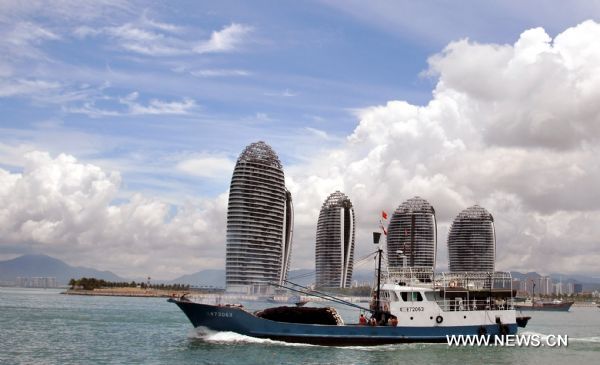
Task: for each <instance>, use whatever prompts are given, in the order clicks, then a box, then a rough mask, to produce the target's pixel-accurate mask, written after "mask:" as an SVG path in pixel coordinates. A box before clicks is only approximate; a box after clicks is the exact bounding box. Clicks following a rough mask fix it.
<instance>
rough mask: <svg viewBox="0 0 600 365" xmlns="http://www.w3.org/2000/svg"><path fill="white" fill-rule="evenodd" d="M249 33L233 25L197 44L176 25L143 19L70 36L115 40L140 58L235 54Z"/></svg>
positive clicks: (248, 29) (80, 29)
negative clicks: (101, 37)
mask: <svg viewBox="0 0 600 365" xmlns="http://www.w3.org/2000/svg"><path fill="white" fill-rule="evenodd" d="M252 30H253V28H252V27H250V26H247V25H243V24H237V23H233V24H231V25H229V26H226V27H224V28H223V29H221V30H220V31H214V32H212V34H211V36H210V38H209V39H208V40H206V41H200V42H198V41H196V40H190V39H189V37H184V35H185V33H184V32H182V31H181V28H180V27H177V26H176V25H173V24H168V23H160V22H156V21H150V20H148V19H146V18H142V20H141V21H139V22H135V23H131V22H129V23H124V24H123V25H120V26H113V27H103V28H91V27H89V26H79V27H77V28H75V30H74V32H73V34H74V35H75V36H76V37H77V38H82V39H83V38H86V37H98V36H101V35H106V36H108V37H110V38H112V39H114V40H116V42H117V45H118V46H119V47H120V48H122V49H124V50H127V51H130V52H134V53H139V54H143V55H148V56H177V55H187V54H193V53H218V52H231V51H235V50H238V49H239V47H241V46H242V44H243V42H244V41H246V40H247V38H248V34H249V33H250V32H251V31H252Z"/></svg>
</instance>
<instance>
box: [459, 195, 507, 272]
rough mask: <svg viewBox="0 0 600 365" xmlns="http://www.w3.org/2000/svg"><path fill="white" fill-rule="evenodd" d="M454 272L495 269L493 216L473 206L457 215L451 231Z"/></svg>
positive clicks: (491, 270) (489, 270)
mask: <svg viewBox="0 0 600 365" xmlns="http://www.w3.org/2000/svg"><path fill="white" fill-rule="evenodd" d="M448 261H449V269H450V271H451V272H464V271H485V272H493V271H494V267H495V261H496V232H495V230H494V217H492V215H491V214H490V213H488V211H487V210H485V209H484V208H482V207H480V206H479V205H474V206H472V207H469V208H467V209H465V210H463V211H462V212H460V213H459V214H458V216H457V217H456V218H455V219H454V222H453V223H452V226H451V227H450V231H449V233H448Z"/></svg>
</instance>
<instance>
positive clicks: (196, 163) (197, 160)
mask: <svg viewBox="0 0 600 365" xmlns="http://www.w3.org/2000/svg"><path fill="white" fill-rule="evenodd" d="M234 166H235V162H234V161H231V160H230V159H228V158H227V157H222V156H210V155H201V156H197V157H192V158H188V159H185V160H183V161H180V162H179V163H178V164H177V169H178V170H180V171H183V172H185V173H186V174H189V175H194V176H199V177H206V178H213V179H223V178H230V177H231V176H230V175H231V173H232V171H233V167H234Z"/></svg>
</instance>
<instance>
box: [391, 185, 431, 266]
mask: <svg viewBox="0 0 600 365" xmlns="http://www.w3.org/2000/svg"><path fill="white" fill-rule="evenodd" d="M436 249H437V224H436V220H435V210H434V209H433V207H432V206H431V204H429V202H427V200H425V199H423V198H421V197H418V196H416V197H414V198H410V199H408V200H407V201H405V202H404V203H402V204H400V206H399V207H398V208H397V209H396V210H395V211H394V214H393V215H392V218H391V219H390V224H389V225H388V230H387V252H388V266H389V268H390V269H397V268H402V267H403V266H404V265H406V266H407V267H422V268H428V269H431V268H434V267H435V257H436Z"/></svg>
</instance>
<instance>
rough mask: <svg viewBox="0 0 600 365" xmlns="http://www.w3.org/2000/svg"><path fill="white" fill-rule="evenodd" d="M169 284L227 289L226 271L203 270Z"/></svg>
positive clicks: (171, 281) (170, 281)
mask: <svg viewBox="0 0 600 365" xmlns="http://www.w3.org/2000/svg"><path fill="white" fill-rule="evenodd" d="M166 283H167V284H189V285H193V286H212V287H216V288H224V287H225V270H222V269H213V270H201V271H198V272H195V273H193V274H187V275H183V276H180V277H178V278H176V279H173V280H169V281H167V282H166Z"/></svg>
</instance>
